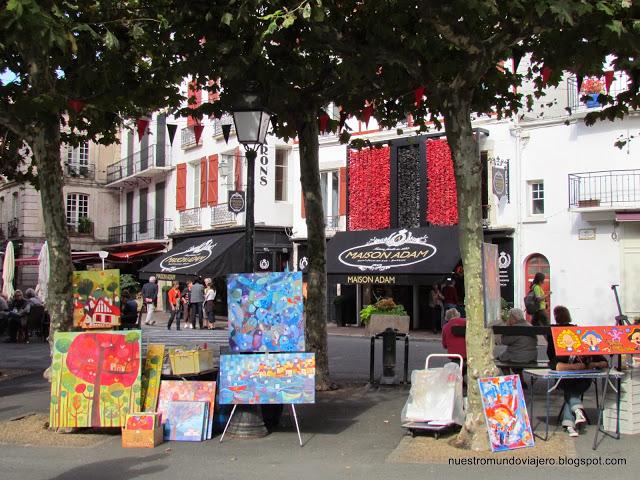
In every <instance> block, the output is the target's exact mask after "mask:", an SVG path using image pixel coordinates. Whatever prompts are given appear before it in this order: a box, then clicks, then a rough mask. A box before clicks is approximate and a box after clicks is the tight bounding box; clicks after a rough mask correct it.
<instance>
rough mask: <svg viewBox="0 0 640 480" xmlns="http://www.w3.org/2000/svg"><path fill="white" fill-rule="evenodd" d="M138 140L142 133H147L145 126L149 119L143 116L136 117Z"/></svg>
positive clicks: (140, 138)
mask: <svg viewBox="0 0 640 480" xmlns="http://www.w3.org/2000/svg"><path fill="white" fill-rule="evenodd" d="M137 124H138V140H142V137H144V134H145V133H147V126H148V125H149V120H147V119H145V118H139V119H138V122H137Z"/></svg>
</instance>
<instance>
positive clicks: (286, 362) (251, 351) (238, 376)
mask: <svg viewBox="0 0 640 480" xmlns="http://www.w3.org/2000/svg"><path fill="white" fill-rule="evenodd" d="M227 282H228V283H227V302H228V305H227V306H228V310H229V346H230V347H231V350H232V352H234V354H233V355H222V356H221V359H220V396H219V401H220V404H221V405H225V404H269V403H271V404H294V403H314V402H315V354H313V353H305V352H304V330H305V329H304V315H303V310H304V308H303V297H302V273H301V272H275V273H251V274H237V275H229V277H228V281H227ZM275 352H277V353H275ZM283 352H286V353H283Z"/></svg>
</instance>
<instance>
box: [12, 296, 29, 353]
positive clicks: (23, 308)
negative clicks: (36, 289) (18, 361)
mask: <svg viewBox="0 0 640 480" xmlns="http://www.w3.org/2000/svg"><path fill="white" fill-rule="evenodd" d="M30 308H31V304H30V303H29V302H28V301H27V300H25V298H24V296H23V295H22V290H16V291H15V292H13V299H12V300H11V301H10V302H9V315H8V324H9V340H7V341H8V342H9V343H16V342H17V341H18V332H19V331H20V328H22V323H23V322H25V321H26V318H27V315H29V310H30Z"/></svg>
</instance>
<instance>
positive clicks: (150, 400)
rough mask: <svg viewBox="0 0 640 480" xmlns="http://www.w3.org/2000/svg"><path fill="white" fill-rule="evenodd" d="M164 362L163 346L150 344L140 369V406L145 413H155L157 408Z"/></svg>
mask: <svg viewBox="0 0 640 480" xmlns="http://www.w3.org/2000/svg"><path fill="white" fill-rule="evenodd" d="M163 362H164V345H162V344H154V343H152V344H150V345H149V347H148V348H147V356H146V357H145V359H144V368H143V369H142V406H143V408H142V409H143V411H145V412H155V411H156V407H157V406H158V392H159V390H160V376H161V375H162V363H163Z"/></svg>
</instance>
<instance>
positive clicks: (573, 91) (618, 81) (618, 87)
mask: <svg viewBox="0 0 640 480" xmlns="http://www.w3.org/2000/svg"><path fill="white" fill-rule="evenodd" d="M628 89H629V77H628V76H627V75H626V74H624V73H622V72H616V74H615V78H614V80H613V82H612V83H611V86H610V87H609V95H611V96H612V97H615V96H616V95H618V94H619V93H621V92H625V91H627V90H628ZM584 96H585V94H583V93H580V92H578V81H577V79H576V77H575V75H571V76H570V77H569V78H567V107H568V108H570V109H571V111H572V112H575V111H584V110H588V109H590V108H597V107H599V106H600V105H597V104H596V105H595V107H594V106H589V105H587V103H586V102H584V101H583V100H582V98H583V97H584Z"/></svg>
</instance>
